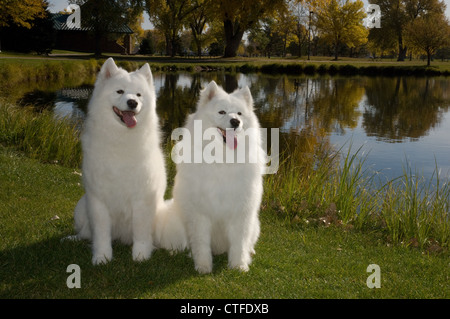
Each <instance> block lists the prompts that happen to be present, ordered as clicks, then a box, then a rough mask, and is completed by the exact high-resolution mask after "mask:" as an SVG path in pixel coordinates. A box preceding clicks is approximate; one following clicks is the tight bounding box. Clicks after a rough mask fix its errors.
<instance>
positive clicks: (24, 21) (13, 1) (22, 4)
mask: <svg viewBox="0 0 450 319" xmlns="http://www.w3.org/2000/svg"><path fill="white" fill-rule="evenodd" d="M47 6H48V4H47V3H46V1H43V0H2V5H1V10H0V28H1V27H7V26H10V25H13V24H14V25H18V26H21V27H25V28H27V29H30V28H31V26H32V23H33V21H34V20H35V19H36V18H43V17H44V16H45V9H46V7H47Z"/></svg>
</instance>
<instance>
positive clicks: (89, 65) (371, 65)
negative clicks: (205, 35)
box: [0, 53, 450, 84]
mask: <svg viewBox="0 0 450 319" xmlns="http://www.w3.org/2000/svg"><path fill="white" fill-rule="evenodd" d="M108 56H109V55H108ZM108 56H107V55H105V56H104V57H103V58H102V59H99V60H96V59H94V58H93V57H92V56H90V55H87V56H86V55H84V54H83V55H69V56H66V55H61V56H56V57H38V56H35V55H15V54H12V55H11V54H10V53H0V81H1V80H4V81H7V82H8V83H10V84H11V83H19V82H24V81H25V82H27V81H28V82H33V81H36V80H64V79H71V78H83V77H92V76H94V75H95V74H96V73H97V71H98V70H99V69H100V67H101V65H102V63H103V61H104V60H105V59H106V58H107V57H108ZM2 57H3V58H2ZM113 57H114V59H115V60H116V61H117V64H118V65H119V66H121V67H123V68H125V69H126V70H128V71H132V70H135V69H137V68H138V67H139V66H141V65H142V64H144V63H145V62H148V63H149V64H150V66H151V68H152V70H153V71H159V70H162V71H165V72H172V71H186V72H202V71H211V70H222V71H226V72H242V73H252V72H262V73H269V74H291V75H302V74H307V75H315V74H330V75H336V74H339V75H367V76H377V75H383V76H439V75H444V76H449V75H450V62H440V61H435V62H434V63H432V65H431V67H427V66H426V65H425V64H424V63H423V62H422V61H419V60H413V61H404V62H396V61H393V60H383V61H371V60H369V59H355V58H341V59H340V60H338V61H333V60H332V59H331V58H330V57H312V59H311V60H309V61H308V60H306V59H305V58H301V59H298V58H271V59H268V58H241V57H237V58H204V59H191V58H179V57H178V58H169V57H149V56H121V55H113Z"/></svg>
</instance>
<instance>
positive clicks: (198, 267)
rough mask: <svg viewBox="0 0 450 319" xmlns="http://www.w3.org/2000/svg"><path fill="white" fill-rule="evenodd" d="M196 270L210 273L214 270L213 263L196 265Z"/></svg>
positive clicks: (200, 272)
mask: <svg viewBox="0 0 450 319" xmlns="http://www.w3.org/2000/svg"><path fill="white" fill-rule="evenodd" d="M195 270H197V271H198V273H199V274H202V275H204V274H210V273H211V272H212V264H211V265H206V264H201V265H195Z"/></svg>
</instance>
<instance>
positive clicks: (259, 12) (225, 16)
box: [214, 0, 285, 57]
mask: <svg viewBox="0 0 450 319" xmlns="http://www.w3.org/2000/svg"><path fill="white" fill-rule="evenodd" d="M214 3H215V6H216V7H215V9H214V10H215V12H216V15H217V18H218V19H220V21H222V22H223V29H224V33H225V53H224V57H234V56H236V52H237V50H238V48H239V45H240V44H241V40H242V37H243V36H244V32H246V31H247V30H249V29H250V28H252V27H253V26H254V25H255V24H256V23H257V22H258V21H260V20H261V19H262V18H264V17H265V16H268V15H270V14H272V13H273V12H274V11H275V10H276V9H279V8H280V7H282V6H284V5H285V1H284V0H245V1H243V0H223V1H214Z"/></svg>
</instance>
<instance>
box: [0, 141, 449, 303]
mask: <svg viewBox="0 0 450 319" xmlns="http://www.w3.org/2000/svg"><path fill="white" fill-rule="evenodd" d="M79 183H80V176H79V171H78V170H74V169H73V168H65V167H62V166H60V165H55V164H43V163H42V162H39V161H37V160H33V159H29V158H27V157H25V156H23V155H21V154H20V153H17V152H15V151H12V150H11V149H10V148H4V147H0V214H1V219H2V222H1V223H0V234H1V236H2V240H1V241H0V297H1V298H449V297H450V295H449V291H448V289H447V288H448V276H449V270H448V255H445V254H435V253H428V252H427V253H423V252H422V251H421V250H419V249H411V248H408V247H405V246H389V245H387V244H386V242H385V241H384V239H383V236H382V235H381V234H380V233H378V232H361V231H357V230H355V229H343V228H341V227H338V226H334V225H331V226H329V227H322V226H319V225H316V226H311V225H308V226H306V225H302V224H294V225H292V224H289V223H286V222H284V221H283V219H281V218H279V217H277V216H276V215H274V214H273V213H272V212H271V211H270V210H269V209H267V208H266V209H263V210H262V212H261V222H262V231H261V237H260V240H259V242H258V244H257V247H256V252H257V253H256V255H255V257H254V261H253V263H252V265H251V267H250V271H249V272H248V273H240V272H239V271H236V270H229V269H228V268H227V260H226V256H225V255H220V256H216V257H215V258H214V271H213V273H212V274H211V275H204V276H201V275H198V274H197V273H196V272H195V270H194V266H193V262H192V259H191V258H190V257H189V256H188V255H187V254H185V253H182V254H177V255H175V256H171V255H170V254H169V253H167V252H166V251H163V250H157V251H155V252H154V253H153V256H152V258H151V259H150V260H148V261H146V262H143V263H135V262H133V261H132V258H131V249H130V247H128V246H124V245H121V244H115V245H114V259H113V261H112V262H110V263H108V264H107V265H103V266H96V267H95V266H92V265H91V256H90V248H89V245H88V243H87V242H86V241H81V242H71V241H63V242H61V239H62V238H64V237H65V236H67V235H70V234H73V217H72V213H73V209H74V207H75V205H76V202H77V200H78V199H79V198H80V197H81V195H82V194H83V190H82V187H81V186H80V184H79ZM56 216H57V217H56ZM373 263H375V264H378V265H379V266H380V269H381V288H379V289H369V288H368V287H367V286H366V280H367V277H368V276H369V275H370V273H367V272H366V268H367V266H368V265H369V264H373ZM70 264H77V265H79V266H80V268H81V288H80V289H76V288H74V289H69V288H67V286H66V280H67V277H68V276H69V275H70V273H67V272H66V268H67V266H68V265H70Z"/></svg>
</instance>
